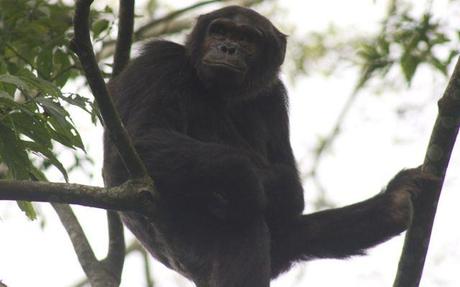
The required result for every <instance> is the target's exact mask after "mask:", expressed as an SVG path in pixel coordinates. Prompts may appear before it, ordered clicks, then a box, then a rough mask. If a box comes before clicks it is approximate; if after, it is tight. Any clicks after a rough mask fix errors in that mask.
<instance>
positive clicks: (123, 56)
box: [112, 0, 135, 77]
mask: <svg viewBox="0 0 460 287" xmlns="http://www.w3.org/2000/svg"><path fill="white" fill-rule="evenodd" d="M134 2H135V1H134V0H120V11H119V12H118V19H119V23H118V35H117V44H116V48H115V56H114V60H113V72H112V76H113V77H115V76H116V75H118V74H119V73H120V72H121V71H122V70H123V68H124V67H125V66H126V65H127V64H128V62H129V55H130V53H131V44H132V42H133V30H134Z"/></svg>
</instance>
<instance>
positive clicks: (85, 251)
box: [52, 203, 98, 277]
mask: <svg viewBox="0 0 460 287" xmlns="http://www.w3.org/2000/svg"><path fill="white" fill-rule="evenodd" d="M52 205H53V208H54V210H55V211H56V213H57V214H58V216H59V219H60V220H61V222H62V225H63V226H64V227H65V230H66V231H67V234H68V235H69V238H70V240H71V241H72V245H73V247H74V249H75V253H76V254H77V257H78V261H79V262H80V265H81V267H82V268H83V271H85V273H86V274H87V275H88V273H90V272H91V270H92V269H94V265H96V264H98V260H97V259H96V256H95V255H94V252H93V250H92V248H91V246H90V244H89V242H88V239H87V238H86V236H85V233H84V231H83V229H82V227H81V225H80V223H79V222H78V219H77V217H76V216H75V214H74V213H73V211H72V209H71V208H70V206H69V205H67V204H58V203H53V204H52ZM88 277H89V276H88Z"/></svg>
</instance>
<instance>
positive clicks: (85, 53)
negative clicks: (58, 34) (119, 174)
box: [71, 0, 148, 178]
mask: <svg viewBox="0 0 460 287" xmlns="http://www.w3.org/2000/svg"><path fill="white" fill-rule="evenodd" d="M92 2H93V1H92V0H79V1H77V3H76V11H75V17H74V30H75V36H74V39H72V41H71V48H72V49H73V51H74V52H75V53H76V54H77V55H78V58H79V60H80V62H81V65H82V68H83V70H84V72H85V74H86V78H87V80H88V84H89V86H90V88H91V91H92V92H93V95H94V97H95V99H96V102H97V104H98V106H99V110H100V112H101V115H102V118H103V120H104V125H105V128H106V132H108V134H109V136H110V138H111V140H112V141H113V143H114V144H115V146H116V147H117V149H118V152H119V153H120V156H121V158H122V159H123V162H124V164H125V166H126V168H127V169H128V171H129V173H130V175H131V178H148V173H147V170H146V168H145V166H144V165H143V163H142V161H141V159H140V158H139V155H138V154H137V152H136V151H135V149H134V146H133V144H132V142H131V139H130V138H129V136H128V133H127V132H126V130H125V129H124V127H123V124H122V122H121V120H120V117H119V115H118V113H117V111H116V109H115V106H114V104H113V102H112V99H111V98H110V96H109V93H108V91H107V87H106V85H105V82H104V79H103V78H102V76H101V72H100V70H99V67H98V65H97V62H96V58H95V56H94V52H93V48H92V44H91V39H90V35H89V10H90V9H89V8H90V6H91V3H92Z"/></svg>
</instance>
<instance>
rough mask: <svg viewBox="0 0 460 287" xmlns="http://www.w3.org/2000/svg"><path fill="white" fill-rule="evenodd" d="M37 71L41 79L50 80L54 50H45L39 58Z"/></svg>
mask: <svg viewBox="0 0 460 287" xmlns="http://www.w3.org/2000/svg"><path fill="white" fill-rule="evenodd" d="M37 69H38V73H39V75H40V76H41V77H45V78H47V79H49V78H50V75H51V72H52V70H53V49H51V48H45V49H43V50H42V51H41V52H40V54H38V57H37Z"/></svg>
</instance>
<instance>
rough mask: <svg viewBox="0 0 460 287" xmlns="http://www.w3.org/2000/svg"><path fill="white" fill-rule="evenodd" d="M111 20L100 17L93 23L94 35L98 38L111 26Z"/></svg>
mask: <svg viewBox="0 0 460 287" xmlns="http://www.w3.org/2000/svg"><path fill="white" fill-rule="evenodd" d="M109 24H110V22H109V21H108V20H106V19H100V20H97V21H96V22H94V24H93V29H92V30H93V37H94V38H97V37H99V35H100V34H101V33H102V32H103V31H104V30H106V29H107V28H108V27H109Z"/></svg>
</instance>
